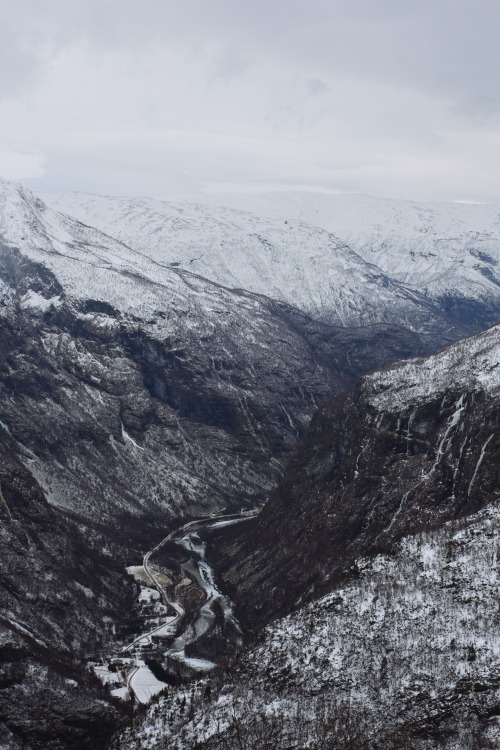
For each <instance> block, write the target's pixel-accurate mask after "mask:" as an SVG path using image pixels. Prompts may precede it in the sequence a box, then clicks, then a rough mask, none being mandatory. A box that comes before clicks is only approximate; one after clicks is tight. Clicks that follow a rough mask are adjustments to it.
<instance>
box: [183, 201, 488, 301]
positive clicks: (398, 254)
mask: <svg viewBox="0 0 500 750" xmlns="http://www.w3.org/2000/svg"><path fill="white" fill-rule="evenodd" d="M170 200H177V201H181V202H185V203H203V204H205V205H211V206H226V207H229V208H233V209H237V210H240V211H249V212H252V213H255V214H257V215H259V216H266V217H270V218H274V219H278V218H279V219H283V220H289V221H301V222H305V223H308V224H311V225H313V226H316V227H321V228H322V229H325V230H327V231H328V232H333V233H334V234H335V235H336V236H337V237H338V238H340V239H341V241H342V242H344V243H346V244H347V245H348V246H349V247H351V248H352V249H353V250H355V251H356V252H357V253H359V254H360V255H361V256H362V257H363V258H365V260H367V261H369V262H370V263H374V264H376V265H377V266H379V268H381V269H382V270H383V271H384V272H385V273H387V274H388V275H390V276H391V277H392V278H394V279H398V280H399V281H402V282H404V283H407V284H410V285H412V286H414V287H416V288H418V289H420V290H421V291H423V292H424V293H425V294H426V295H427V296H429V297H431V298H432V299H439V298H440V297H442V296H447V295H456V294H457V293H458V294H461V295H462V296H464V297H467V298H470V299H474V297H479V298H481V297H483V296H485V295H486V296H487V295H488V294H491V289H489V283H488V282H491V283H493V284H495V285H498V284H499V283H500V276H499V270H498V263H499V261H500V204H496V203H492V204H465V203H419V202H417V201H405V200H395V199H390V198H378V197H374V196H367V195H358V194H347V195H327V194H322V193H307V192H293V191H288V192H269V193H232V194H228V193H225V194H222V193H221V194H217V193H205V194H203V193H201V194H196V195H194V194H193V195H184V196H172V197H171V198H170Z"/></svg>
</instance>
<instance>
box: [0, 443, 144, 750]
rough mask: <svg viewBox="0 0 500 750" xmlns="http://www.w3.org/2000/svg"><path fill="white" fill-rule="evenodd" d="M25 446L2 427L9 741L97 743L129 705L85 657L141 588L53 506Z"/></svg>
mask: <svg viewBox="0 0 500 750" xmlns="http://www.w3.org/2000/svg"><path fill="white" fill-rule="evenodd" d="M16 448H17V446H16V445H15V442H14V440H13V438H12V437H11V436H9V435H8V434H6V433H5V431H3V432H2V434H1V435H0V455H1V460H0V555H1V560H2V565H1V569H0V717H1V720H0V734H1V737H2V740H1V741H0V745H1V746H2V747H4V744H3V742H4V738H6V739H5V742H7V747H13V748H16V747H22V748H32V749H33V750H35V749H36V750H38V749H40V750H42V748H43V749H45V748H54V749H56V748H57V749H59V748H60V749H61V750H65V749H66V748H84V747H92V748H96V750H97V748H100V747H103V746H104V744H105V742H106V741H107V738H108V737H109V736H110V734H111V732H112V731H113V730H114V728H115V727H116V724H117V722H119V721H120V720H123V719H124V718H125V713H124V710H123V709H119V708H117V707H116V706H113V705H112V704H111V703H110V701H109V696H108V695H106V693H105V692H104V690H100V688H99V685H98V683H97V681H96V680H92V679H91V677H90V675H89V673H87V672H86V671H85V670H84V667H83V663H84V661H85V660H86V659H89V658H92V656H94V658H95V657H96V656H97V655H98V654H99V652H100V650H101V649H103V648H105V647H106V644H107V643H108V642H109V641H110V640H112V636H113V634H114V632H115V631H116V630H117V629H119V628H120V627H122V626H123V625H124V624H125V619H124V618H123V615H124V614H125V612H127V610H128V609H129V608H130V607H131V603H132V591H131V590H130V587H129V586H127V585H126V584H125V582H124V581H123V580H122V576H121V575H120V573H119V571H118V569H117V568H116V565H115V563H114V562H113V560H112V559H111V558H109V557H106V556H104V555H103V554H102V553H101V552H97V551H96V550H93V549H91V548H90V547H89V546H88V544H87V543H86V542H85V541H84V538H83V537H82V536H81V535H80V533H79V532H78V531H77V530H76V529H75V528H74V527H73V526H72V525H71V524H70V523H68V522H66V521H64V520H63V519H61V518H60V517H58V515H57V514H56V513H55V512H54V510H52V509H51V508H50V506H49V505H48V504H47V502H46V500H45V499H44V497H43V494H42V492H41V490H40V487H39V486H38V484H37V483H36V481H35V480H34V479H33V477H32V476H31V475H30V473H29V472H28V471H27V470H26V469H25V468H24V466H23V465H22V464H21V462H20V461H19V460H18V458H17V457H16V456H15V450H16ZM9 737H10V740H8V739H7V738H9ZM9 743H10V744H9Z"/></svg>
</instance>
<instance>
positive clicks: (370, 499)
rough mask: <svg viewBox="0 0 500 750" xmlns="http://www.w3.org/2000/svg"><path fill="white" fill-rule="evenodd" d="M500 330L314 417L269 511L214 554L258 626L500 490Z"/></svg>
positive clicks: (399, 372) (396, 369) (404, 367)
mask: <svg viewBox="0 0 500 750" xmlns="http://www.w3.org/2000/svg"><path fill="white" fill-rule="evenodd" d="M498 362H500V329H499V328H498V327H495V328H493V329H490V330H489V331H487V332H485V333H484V334H480V335H478V336H477V337H473V338H471V339H467V340H464V341H462V342H459V343H458V344H455V345H453V346H452V347H450V348H449V349H447V350H445V351H443V352H441V353H439V354H437V355H434V356H431V357H429V358H428V359H424V360H412V361H410V362H408V363H403V364H400V365H395V366H393V367H391V368H388V369H387V370H382V371H380V372H379V373H375V374H374V375H372V376H368V377H366V378H364V379H362V381H361V382H360V384H359V386H358V387H357V388H356V389H355V390H354V391H352V392H350V393H348V394H344V395H341V396H339V397H337V398H336V399H334V400H333V401H331V402H330V403H329V404H328V405H327V406H325V407H324V408H323V409H321V410H320V412H319V413H318V414H317V415H316V417H315V418H314V419H313V422H312V424H311V427H310V429H309V431H308V434H307V436H306V439H305V441H304V443H303V445H302V446H301V448H300V450H299V452H298V455H297V456H296V458H295V459H294V460H293V461H292V463H291V465H290V467H289V469H288V471H287V473H286V475H285V477H284V479H283V481H282V483H281V485H280V487H279V489H278V491H277V492H276V493H275V495H274V496H273V498H272V499H271V500H270V502H269V503H268V504H267V505H266V506H265V507H264V509H263V511H262V513H261V515H260V517H259V518H258V519H257V520H256V521H254V522H252V527H251V528H250V525H247V526H246V527H245V530H242V531H241V532H240V536H239V537H235V538H233V539H230V540H227V541H226V542H225V544H224V545H223V547H222V549H223V552H222V553H221V552H218V553H214V554H217V558H218V561H219V566H220V570H221V574H222V576H223V578H224V581H225V582H226V584H227V585H228V586H229V587H230V588H231V590H232V591H234V592H235V595H236V597H237V600H238V603H239V607H240V610H241V612H242V614H243V616H244V619H245V621H246V623H247V625H248V626H249V627H255V626H256V625H259V624H262V623H265V622H267V621H269V620H270V619H271V618H272V617H275V616H276V615H279V614H282V613H283V612H285V611H287V610H290V609H292V608H294V607H295V606H297V605H298V604H299V603H303V602H304V601H307V600H308V599H309V598H310V597H312V596H317V595H318V594H319V593H321V592H324V591H326V590H328V589H329V588H331V587H332V586H333V585H334V584H335V583H337V582H338V581H339V580H341V579H345V578H346V576H347V577H348V576H349V575H355V574H356V570H355V567H354V568H353V567H352V566H353V563H354V561H355V559H356V558H357V557H359V556H362V555H366V554H371V553H374V552H376V551H378V550H389V549H391V547H392V545H393V543H394V542H395V541H396V540H398V539H400V538H401V537H402V536H404V535H406V534H408V533H415V532H417V531H418V530H421V529H430V528H434V527H439V526H440V525H441V524H442V523H443V522H444V521H446V520H447V519H451V518H455V517H457V516H465V515H468V514H471V513H474V512H475V511H477V510H478V509H479V508H481V507H483V506H485V505H486V504H487V503H489V502H491V501H492V500H493V499H494V498H495V497H496V496H497V495H498V494H499V493H500V486H499V473H498V465H497V456H498V451H499V449H500V443H499V440H500V435H499V430H498V425H499V416H498V415H499V411H498V406H499V398H500V389H499V385H500V375H499V372H500V370H499V366H498Z"/></svg>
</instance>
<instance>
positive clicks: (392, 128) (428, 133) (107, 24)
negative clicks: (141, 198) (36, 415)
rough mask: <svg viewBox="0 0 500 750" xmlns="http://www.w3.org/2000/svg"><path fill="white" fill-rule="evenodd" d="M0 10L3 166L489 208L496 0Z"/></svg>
mask: <svg viewBox="0 0 500 750" xmlns="http://www.w3.org/2000/svg"><path fill="white" fill-rule="evenodd" d="M10 5H12V7H9V8H6V9H4V11H3V19H2V26H1V28H0V70H1V73H0V101H1V107H2V118H0V173H2V172H3V173H4V174H5V176H8V177H18V178H19V179H23V180H24V181H25V182H29V183H30V184H31V185H32V186H34V187H37V188H40V189H45V190H68V189H82V190H90V191H95V192H112V193H127V194H141V193H142V194H162V193H172V192H186V191H198V190H204V189H216V188H217V186H218V185H223V186H224V188H225V189H228V187H229V188H230V189H235V190H241V189H252V187H260V188H262V187H263V188H269V189H271V188H274V187H280V188H281V187H285V188H287V187H288V188H294V189H296V188H307V189H317V190H327V191H360V192H368V193H375V194H379V195H381V194H385V195H391V196H395V197H408V198H415V199H423V200H425V199H429V200H432V199H442V200H500V169H499V167H500V89H499V87H498V84H497V80H496V79H497V71H498V70H499V69H500V67H499V66H500V45H498V43H497V39H496V35H497V29H498V25H499V21H500V6H498V3H497V2H496V0H495V2H493V1H490V0H476V1H475V2H474V3H473V2H472V1H471V0H438V1H437V2H436V0H434V2H429V1H428V0H421V2H419V3H418V4H417V3H415V4H410V3H402V2H400V0H377V2H373V0H351V2H349V3H345V2H342V3H341V2H339V1H338V0H309V2H305V1H304V0H287V2H286V3H281V2H280V3H278V2H276V3H269V0H267V2H263V0H254V2H253V3H251V4H250V3H247V4H241V3H235V2H234V0H233V2H229V1H228V0H212V2H211V3H208V2H206V0H183V2H182V3H179V2H173V1H172V0H145V2H143V3H137V2H136V0H85V1H84V0H73V2H71V3H68V2H63V1H62V0H18V2H17V3H16V4H15V5H14V4H10ZM16 164H17V165H18V167H16ZM30 178H31V179H30Z"/></svg>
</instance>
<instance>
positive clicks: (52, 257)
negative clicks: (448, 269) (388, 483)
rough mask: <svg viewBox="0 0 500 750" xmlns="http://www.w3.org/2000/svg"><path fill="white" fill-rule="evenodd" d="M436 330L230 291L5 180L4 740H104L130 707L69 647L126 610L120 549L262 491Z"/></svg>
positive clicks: (0, 403) (0, 319)
mask: <svg viewBox="0 0 500 750" xmlns="http://www.w3.org/2000/svg"><path fill="white" fill-rule="evenodd" d="M438 340H439V338H438ZM432 341H433V338H432V336H429V337H428V339H427V341H426V342H424V341H423V340H422V337H420V336H419V335H418V334H417V333H415V332H411V331H409V330H408V329H405V328H403V327H401V326H399V325H387V324H385V325H383V324H380V325H376V326H370V327H364V328H363V327H362V328H345V327H341V326H339V327H335V326H332V325H329V324H326V323H319V322H317V321H314V320H312V319H311V318H309V317H308V316H306V315H305V314H304V313H302V312H301V311H300V310H298V309H297V307H291V306H289V305H287V304H285V303H283V302H279V301H276V300H272V299H269V298H266V297H263V296H262V295H256V294H252V293H248V292H245V291H241V290H240V291H231V290H228V289H227V288H225V287H223V286H221V285H219V284H216V283H213V282H210V281H208V280H205V279H203V278H201V277H200V276H197V275H194V274H190V273H189V272H186V271H183V270H181V269H179V268H177V267H170V266H168V264H164V263H161V262H159V261H158V260H155V258H154V257H149V256H147V255H145V254H142V253H140V252H138V251H137V250H135V249H131V248H130V247H128V246H126V245H124V244H123V243H121V242H120V241H119V240H116V239H113V238H111V237H110V236H108V235H105V234H103V233H102V232H100V231H99V230H98V229H94V228H92V227H89V226H86V225H84V224H82V223H80V222H78V221H77V220H75V219H73V218H70V217H69V216H66V215H63V214H61V213H59V212H57V211H55V210H52V209H50V208H48V207H47V206H46V205H45V204H44V203H43V201H41V199H40V198H36V197H35V196H34V195H33V194H32V193H30V192H29V191H27V190H24V189H23V188H21V187H20V186H18V185H14V184H12V183H8V182H5V181H2V182H0V351H1V354H2V362H1V366H0V463H1V466H2V468H1V471H0V557H1V559H2V566H3V567H4V569H5V572H4V573H3V574H2V576H0V598H1V602H2V610H3V611H2V615H3V616H4V619H2V620H0V680H2V681H1V683H0V684H1V686H2V688H5V689H1V690H0V715H1V716H2V721H4V723H5V726H6V727H8V731H9V733H10V734H9V735H8V737H9V745H8V747H9V750H10V748H11V747H12V748H16V750H17V748H18V747H19V746H20V745H21V746H22V747H23V748H26V750H39V749H40V748H45V747H53V748H57V750H60V749H61V750H63V749H65V748H66V747H68V746H72V747H75V748H83V747H89V746H92V747H93V748H96V750H97V748H101V747H102V746H103V744H104V742H105V740H106V738H107V736H108V734H109V732H110V731H111V730H112V729H113V726H114V725H115V724H116V721H117V720H119V718H120V716H123V710H122V711H119V710H118V711H117V710H116V707H113V705H112V703H110V700H111V697H110V695H109V693H108V692H107V691H104V692H103V689H101V686H100V685H96V684H95V682H93V681H92V679H91V676H89V673H88V671H85V674H84V676H83V677H82V679H76V677H77V676H78V675H77V674H76V672H77V667H76V666H75V663H74V661H75V662H76V661H77V662H78V664H79V665H80V668H81V665H82V664H85V663H86V661H87V660H88V659H89V658H91V657H95V651H96V649H100V648H103V647H104V644H105V643H106V642H107V640H109V638H108V637H111V636H112V635H113V634H115V636H116V635H117V634H118V632H119V630H120V628H121V627H122V625H123V624H124V620H127V622H128V624H129V626H130V627H133V624H134V618H135V612H134V610H131V611H130V612H127V611H126V608H127V602H126V600H127V596H126V592H127V591H129V589H130V585H131V584H130V583H129V584H125V583H124V580H123V579H124V578H125V575H126V574H125V566H126V565H131V564H137V563H139V562H140V561H141V557H142V554H143V553H144V552H145V551H146V550H147V549H151V547H152V546H154V544H156V543H157V542H158V541H159V540H160V539H162V538H163V537H164V536H165V535H166V533H167V532H168V531H169V530H170V529H171V528H172V527H173V526H175V525H176V524H177V523H178V522H179V521H180V519H183V520H186V519H188V518H193V517H198V516H204V515H207V514H210V513H212V512H216V511H220V510H221V509H223V508H231V509H241V508H243V507H248V506H251V505H254V504H256V503H257V502H259V501H261V500H262V499H263V498H264V497H265V496H266V494H267V493H268V492H269V491H270V490H271V488H272V487H273V486H274V485H275V484H276V482H277V480H278V479H279V477H280V476H281V475H282V473H283V470H284V466H285V465H286V463H287V462H288V460H289V457H290V456H291V454H292V453H293V451H294V450H295V448H296V446H297V444H298V441H299V440H300V437H301V435H302V434H303V433H304V431H305V429H306V427H307V425H308V423H309V420H310V418H311V416H312V414H313V413H314V411H315V410H316V408H317V406H318V405H319V404H320V403H321V402H323V401H325V400H326V399H327V398H328V397H330V395H331V394H332V393H339V392H341V391H344V390H345V389H346V388H347V387H349V385H351V384H353V382H354V381H355V380H356V378H357V377H358V376H359V374H361V373H363V372H367V371H370V370H373V369H374V368H376V367H378V366H380V365H381V364H383V363H386V362H388V361H392V360H394V359H397V358H398V357H402V356H403V357H407V356H411V355H412V354H415V352H422V351H425V350H426V349H428V348H429V346H430V345H431V343H432ZM47 500H48V501H49V503H50V505H47V502H46V501H47ZM82 529H83V531H84V534H82V533H81V531H82ZM92 571H93V573H92ZM93 574H95V579H92V580H90V579H91V578H92V575H93ZM127 578H128V576H127ZM113 587H114V588H117V589H119V590H120V594H119V595H117V596H116V597H115V596H114V595H113ZM13 623H14V624H13ZM73 629H74V631H75V632H73ZM72 660H73V661H72ZM75 670H76V671H75ZM75 675H76V677H75ZM75 682H76V685H77V687H78V686H79V687H80V694H79V695H80V699H81V700H80V699H79V700H78V701H73V700H72V693H73V691H74V690H75V689H77V687H75ZM93 691H95V694H94V693H93ZM37 696H43V699H42V698H38V697H37ZM71 706H74V709H75V710H74V711H73V709H72V708H71ZM33 716H34V717H35V721H33V718H32V717H33ZM37 716H38V717H40V720H39V721H36V717H37ZM42 718H43V721H42ZM2 729H3V727H2V726H1V724H0V731H1V730H2ZM6 732H7V729H6V730H5V732H4V734H5V733H6ZM69 742H71V743H73V744H72V745H69V744H68V743H69ZM89 743H90V744H89Z"/></svg>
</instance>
